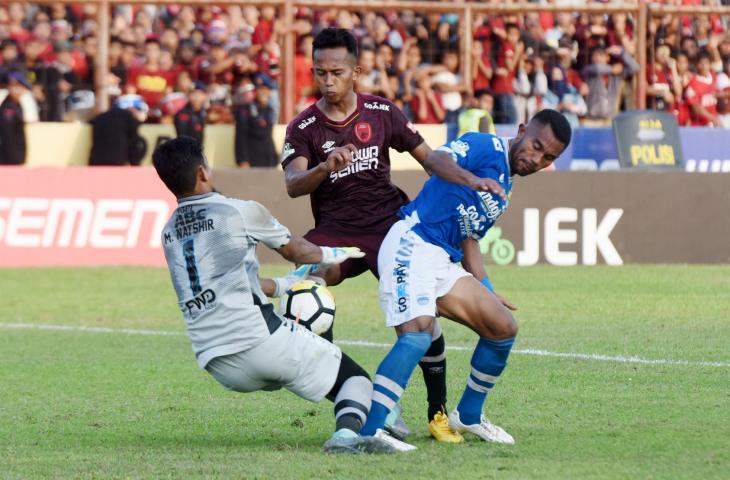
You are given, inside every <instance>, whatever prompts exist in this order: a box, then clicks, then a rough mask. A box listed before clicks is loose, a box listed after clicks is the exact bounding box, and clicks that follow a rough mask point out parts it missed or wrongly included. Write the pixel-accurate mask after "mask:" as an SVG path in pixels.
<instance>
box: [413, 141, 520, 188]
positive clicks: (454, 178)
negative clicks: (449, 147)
mask: <svg viewBox="0 0 730 480" xmlns="http://www.w3.org/2000/svg"><path fill="white" fill-rule="evenodd" d="M416 160H418V158H416ZM421 164H422V165H423V168H425V169H426V171H427V172H430V173H432V174H434V175H438V176H439V177H441V178H443V179H444V180H446V181H447V182H451V183H456V184H459V185H466V186H467V187H469V188H473V189H474V190H479V191H482V192H492V193H494V194H497V195H499V196H500V197H502V198H505V199H506V198H507V195H506V194H505V193H504V189H503V188H502V186H501V185H500V184H499V183H498V182H496V181H495V180H492V179H491V178H479V177H477V176H476V175H474V174H473V173H471V172H470V171H469V170H466V169H464V168H462V167H460V166H459V165H458V164H457V163H456V162H455V161H454V159H453V158H452V156H451V155H450V154H449V153H447V152H443V151H441V150H433V151H431V153H429V154H428V156H427V157H426V159H425V160H424V161H423V162H421Z"/></svg>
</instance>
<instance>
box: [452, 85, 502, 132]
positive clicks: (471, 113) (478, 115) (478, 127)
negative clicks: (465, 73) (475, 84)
mask: <svg viewBox="0 0 730 480" xmlns="http://www.w3.org/2000/svg"><path fill="white" fill-rule="evenodd" d="M466 104H467V109H466V110H464V111H463V112H461V113H460V114H459V117H458V120H457V121H458V125H459V133H458V136H459V137H460V136H462V135H464V134H465V133H467V132H481V133H491V134H492V135H496V134H497V130H496V129H495V128H494V121H493V120H492V110H493V109H494V98H493V97H492V95H491V94H490V93H489V92H488V91H486V90H478V91H476V92H474V96H472V97H470V98H468V99H467V101H466Z"/></svg>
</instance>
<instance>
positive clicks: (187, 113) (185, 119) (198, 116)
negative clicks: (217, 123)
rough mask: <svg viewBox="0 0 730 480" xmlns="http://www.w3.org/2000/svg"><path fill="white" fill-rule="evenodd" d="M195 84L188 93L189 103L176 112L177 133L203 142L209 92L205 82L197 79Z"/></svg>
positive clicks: (179, 135)
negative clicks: (206, 89)
mask: <svg viewBox="0 0 730 480" xmlns="http://www.w3.org/2000/svg"><path fill="white" fill-rule="evenodd" d="M194 85H195V87H194V89H193V91H192V92H190V94H189V95H188V103H187V105H185V106H184V107H183V108H182V110H180V111H179V112H177V113H176V114H175V133H176V134H177V136H178V137H181V136H183V135H185V136H187V137H193V138H194V139H196V140H197V141H199V142H200V143H203V136H204V130H205V117H206V111H205V104H206V102H207V101H208V94H207V93H206V91H205V84H204V83H203V82H200V81H197V82H195V84H194Z"/></svg>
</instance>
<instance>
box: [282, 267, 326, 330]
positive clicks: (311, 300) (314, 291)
mask: <svg viewBox="0 0 730 480" xmlns="http://www.w3.org/2000/svg"><path fill="white" fill-rule="evenodd" d="M280 311H281V314H282V315H283V316H284V317H286V318H288V319H290V320H293V321H295V322H298V323H299V324H301V325H303V326H304V327H306V328H307V329H309V330H311V331H312V332H314V333H316V334H317V335H322V334H323V333H324V332H326V331H327V330H329V328H330V327H331V326H332V322H334V321H335V297H334V295H332V292H330V291H329V290H327V288H325V287H323V286H322V285H320V284H318V283H316V282H312V281H310V280H305V281H302V282H299V283H296V284H294V285H292V286H291V288H289V290H287V291H286V295H283V296H282V298H281V305H280Z"/></svg>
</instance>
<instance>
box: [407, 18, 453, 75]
mask: <svg viewBox="0 0 730 480" xmlns="http://www.w3.org/2000/svg"><path fill="white" fill-rule="evenodd" d="M445 20H446V19H442V16H441V14H440V13H428V14H426V15H424V16H419V17H417V18H416V22H415V26H414V31H413V32H412V33H413V35H414V36H415V37H416V39H418V47H419V48H420V50H421V54H422V55H423V59H424V60H425V61H426V62H427V63H440V62H441V57H442V56H443V54H444V52H445V51H446V50H448V49H449V47H450V46H452V45H453V46H458V38H456V36H455V35H454V32H455V29H453V30H452V25H451V24H450V23H449V22H447V21H445Z"/></svg>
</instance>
